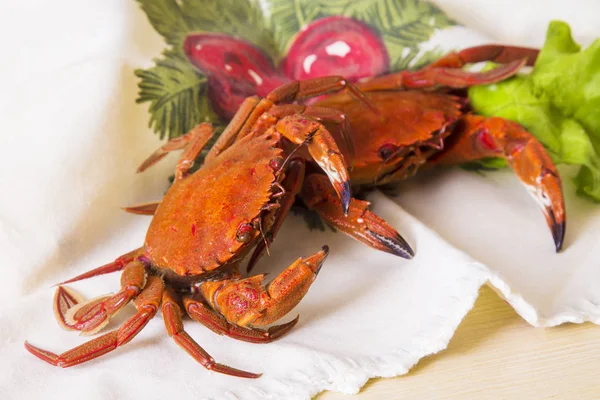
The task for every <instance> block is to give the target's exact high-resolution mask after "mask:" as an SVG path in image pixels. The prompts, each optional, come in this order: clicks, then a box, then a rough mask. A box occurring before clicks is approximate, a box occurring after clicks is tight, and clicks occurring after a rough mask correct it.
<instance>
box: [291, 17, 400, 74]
mask: <svg viewBox="0 0 600 400" xmlns="http://www.w3.org/2000/svg"><path fill="white" fill-rule="evenodd" d="M389 65H390V58H389V55H388V52H387V49H386V47H385V44H384V43H383V40H382V39H381V37H380V36H379V34H378V33H377V32H376V31H375V30H374V29H372V28H371V27H370V26H368V25H367V24H365V23H363V22H360V21H358V20H355V19H353V18H348V17H342V16H333V17H325V18H321V19H318V20H316V21H313V22H312V23H310V24H309V25H307V26H306V27H305V28H304V29H302V31H300V32H299V33H298V34H297V36H296V38H295V39H294V42H293V43H292V45H291V46H290V49H289V51H288V54H287V57H286V58H285V60H283V63H282V65H281V67H282V70H283V72H284V73H285V75H286V76H287V77H289V78H291V79H307V78H316V77H320V76H326V75H342V76H344V77H346V78H348V79H349V80H353V81H354V80H358V79H360V78H365V77H369V76H376V75H381V74H383V73H386V72H388V70H389Z"/></svg>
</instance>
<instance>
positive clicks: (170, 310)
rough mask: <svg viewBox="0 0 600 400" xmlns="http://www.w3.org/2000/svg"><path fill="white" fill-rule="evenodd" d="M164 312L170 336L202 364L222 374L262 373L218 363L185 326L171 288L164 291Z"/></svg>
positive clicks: (252, 374) (242, 375) (250, 374)
mask: <svg viewBox="0 0 600 400" xmlns="http://www.w3.org/2000/svg"><path fill="white" fill-rule="evenodd" d="M162 314H163V318H164V321H165V328H166V329H167V333H168V334H169V336H170V337H172V338H173V340H175V343H177V344H178V345H179V346H180V347H181V348H182V349H184V350H185V351H186V352H187V353H188V354H189V355H191V356H192V357H194V359H195V360H196V361H198V362H199V363H200V364H202V366H203V367H204V368H206V369H208V370H211V371H215V372H220V373H222V374H227V375H233V376H238V377H241V378H258V377H260V375H261V374H254V373H252V372H246V371H242V370H240V369H236V368H231V367H228V366H227V365H223V364H219V363H216V362H215V360H214V358H212V357H211V356H210V354H208V353H207V352H206V350H204V349H203V348H202V347H200V345H199V344H198V343H196V341H195V340H194V339H192V338H191V336H190V335H189V334H188V333H187V332H186V331H185V329H184V328H183V321H182V320H181V315H182V314H183V313H182V311H181V308H180V307H179V301H178V299H177V298H176V296H175V295H174V293H173V292H171V291H170V290H169V289H166V290H165V291H164V292H163V298H162Z"/></svg>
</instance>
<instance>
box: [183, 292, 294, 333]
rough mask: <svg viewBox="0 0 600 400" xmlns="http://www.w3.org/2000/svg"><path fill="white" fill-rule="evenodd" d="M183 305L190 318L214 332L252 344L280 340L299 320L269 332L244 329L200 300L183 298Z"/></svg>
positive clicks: (257, 329) (275, 327) (278, 326)
mask: <svg viewBox="0 0 600 400" xmlns="http://www.w3.org/2000/svg"><path fill="white" fill-rule="evenodd" d="M183 304H184V305H185V309H186V311H187V314H188V315H189V316H190V318H192V319H193V320H195V321H198V322H200V323H201V324H203V325H204V326H206V327H207V328H208V329H210V330H212V331H213V332H215V333H218V334H219V335H226V336H229V337H231V338H233V339H237V340H243V341H245V342H251V343H269V342H272V341H273V340H275V339H277V338H280V337H281V336H283V335H285V334H286V333H287V332H289V331H290V329H292V328H293V327H294V325H296V323H297V322H298V318H299V316H297V317H296V318H294V319H293V320H291V321H290V322H286V323H285V324H281V325H274V326H271V327H270V328H269V329H267V330H264V329H260V328H247V327H246V328H242V327H240V326H237V325H233V324H232V323H230V322H228V321H227V320H226V319H225V318H223V317H222V316H220V315H219V314H217V313H216V312H215V311H214V310H212V309H211V308H210V307H208V306H207V305H206V304H205V303H204V301H202V300H200V299H196V298H194V297H192V296H186V297H184V298H183Z"/></svg>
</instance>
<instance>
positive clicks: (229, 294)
mask: <svg viewBox="0 0 600 400" xmlns="http://www.w3.org/2000/svg"><path fill="white" fill-rule="evenodd" d="M328 253H329V248H328V247H327V246H323V247H322V249H321V250H320V251H318V252H317V253H315V254H313V255H311V256H308V257H301V258H298V259H297V260H296V261H294V263H292V265H290V266H289V267H287V268H286V269H285V270H284V271H283V272H282V273H281V274H279V275H278V276H277V277H276V278H275V279H273V280H272V281H271V282H269V283H268V284H266V285H265V284H264V283H263V280H264V277H265V275H264V274H263V275H257V276H253V277H250V278H246V279H239V280H238V279H235V280H230V281H226V282H225V283H224V282H222V281H220V282H219V281H214V282H211V281H207V282H203V283H202V285H201V286H200V291H201V293H202V296H203V297H204V298H205V299H206V300H207V301H208V302H209V303H210V305H211V306H212V308H213V309H215V310H219V311H220V313H221V314H222V315H223V316H224V317H225V318H226V319H227V321H229V322H230V323H231V324H235V325H237V326H242V327H244V326H250V325H252V326H264V325H268V324H270V323H272V322H275V321H277V320H279V319H280V318H281V317H283V316H284V315H285V314H287V313H288V312H289V311H290V310H291V309H292V308H294V307H295V306H296V305H297V304H298V303H299V302H300V300H302V298H303V297H304V295H305V294H306V293H307V292H308V289H309V288H310V286H311V284H312V283H313V282H314V280H315V278H316V277H317V275H318V274H319V271H320V270H321V266H322V265H323V262H324V261H325V259H326V258H327V254H328Z"/></svg>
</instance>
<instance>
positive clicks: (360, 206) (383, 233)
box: [300, 174, 415, 259]
mask: <svg viewBox="0 0 600 400" xmlns="http://www.w3.org/2000/svg"><path fill="white" fill-rule="evenodd" d="M300 196H301V198H302V200H303V201H304V203H305V204H306V206H307V207H308V208H310V209H312V210H315V211H316V212H317V213H318V214H319V215H320V216H321V218H323V219H324V220H325V221H327V222H328V223H329V224H330V225H332V226H333V227H335V228H336V229H339V230H340V231H342V232H344V233H345V234H347V235H349V236H350V237H352V238H354V239H356V240H358V241H360V242H362V243H364V244H366V245H367V246H370V247H372V248H374V249H376V250H381V251H385V252H387V253H390V254H394V255H396V256H399V257H402V258H406V259H411V258H413V256H414V255H415V253H414V251H413V249H412V248H411V247H410V246H409V245H408V243H406V241H405V240H404V239H403V238H402V236H400V234H399V233H398V232H396V230H395V229H394V228H392V227H391V226H389V225H388V223H387V222H385V221H384V220H383V219H381V218H379V217H378V216H377V215H375V214H374V213H373V212H371V211H369V203H368V202H366V201H361V200H356V199H351V200H350V210H349V212H348V215H343V214H342V213H341V212H340V206H339V200H338V198H337V196H336V195H335V192H334V191H333V190H332V188H331V185H330V184H329V182H328V181H327V179H326V178H325V177H324V176H323V175H319V174H312V175H309V176H307V177H306V179H305V183H304V186H303V189H302V192H301V194H300Z"/></svg>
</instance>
